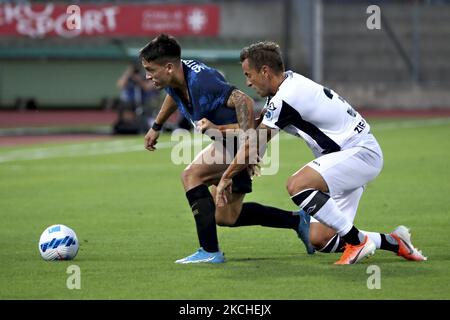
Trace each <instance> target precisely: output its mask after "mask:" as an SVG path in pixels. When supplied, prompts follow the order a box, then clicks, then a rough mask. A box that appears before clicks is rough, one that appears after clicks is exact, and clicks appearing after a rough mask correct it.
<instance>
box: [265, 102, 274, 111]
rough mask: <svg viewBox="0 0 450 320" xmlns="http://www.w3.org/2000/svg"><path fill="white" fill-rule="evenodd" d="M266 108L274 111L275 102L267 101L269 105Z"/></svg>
mask: <svg viewBox="0 0 450 320" xmlns="http://www.w3.org/2000/svg"><path fill="white" fill-rule="evenodd" d="M267 110H270V111H275V110H276V107H275V104H274V103H273V102H271V103H269V106H268V107H267Z"/></svg>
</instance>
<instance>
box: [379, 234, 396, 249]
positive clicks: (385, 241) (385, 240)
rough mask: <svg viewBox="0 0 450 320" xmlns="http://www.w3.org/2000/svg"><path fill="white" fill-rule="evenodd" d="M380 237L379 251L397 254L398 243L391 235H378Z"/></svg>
mask: <svg viewBox="0 0 450 320" xmlns="http://www.w3.org/2000/svg"><path fill="white" fill-rule="evenodd" d="M380 236H381V245H380V249H382V250H388V251H393V252H396V253H397V252H398V243H397V240H395V239H394V238H393V237H392V236H391V235H389V234H384V233H380Z"/></svg>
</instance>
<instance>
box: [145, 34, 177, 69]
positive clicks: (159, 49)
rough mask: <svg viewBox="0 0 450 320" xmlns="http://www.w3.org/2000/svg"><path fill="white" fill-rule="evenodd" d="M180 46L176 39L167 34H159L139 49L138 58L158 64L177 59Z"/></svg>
mask: <svg viewBox="0 0 450 320" xmlns="http://www.w3.org/2000/svg"><path fill="white" fill-rule="evenodd" d="M180 57H181V47H180V44H179V43H178V41H177V39H175V38H174V37H172V36H170V35H167V34H164V33H162V34H160V35H159V36H158V37H156V38H155V39H153V40H152V41H150V42H149V43H148V44H146V45H145V47H143V48H142V49H141V50H140V51H139V58H140V59H144V60H146V61H153V62H155V63H158V64H164V63H167V62H175V61H179V60H180Z"/></svg>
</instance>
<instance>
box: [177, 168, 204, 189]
mask: <svg viewBox="0 0 450 320" xmlns="http://www.w3.org/2000/svg"><path fill="white" fill-rule="evenodd" d="M181 181H182V182H183V185H184V186H185V187H187V186H195V185H198V184H199V183H203V181H202V179H201V178H200V175H199V174H198V172H197V171H196V170H192V169H184V170H183V172H181Z"/></svg>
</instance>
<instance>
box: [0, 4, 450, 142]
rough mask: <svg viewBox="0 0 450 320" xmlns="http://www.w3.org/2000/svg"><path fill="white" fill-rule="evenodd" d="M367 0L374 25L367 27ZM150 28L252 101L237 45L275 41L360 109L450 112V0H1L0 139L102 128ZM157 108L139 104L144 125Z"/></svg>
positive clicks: (291, 64) (110, 121)
mask: <svg viewBox="0 0 450 320" xmlns="http://www.w3.org/2000/svg"><path fill="white" fill-rule="evenodd" d="M71 4H76V5H79V7H80V9H81V30H72V31H69V30H68V29H67V27H66V26H65V24H66V20H67V16H68V15H67V14H66V9H67V7H68V6H69V5H71ZM373 4H376V5H378V6H379V7H380V9H381V29H374V30H369V29H368V28H367V26H366V21H367V19H368V18H369V16H370V15H371V14H370V13H367V12H366V10H367V8H368V6H369V5H373ZM160 32H167V33H171V34H173V35H175V36H177V37H178V39H179V40H180V42H181V44H182V47H183V57H184V58H194V59H200V60H203V61H204V62H206V63H207V64H210V65H212V66H215V67H217V68H218V69H220V70H221V71H223V73H224V74H225V76H226V77H227V78H228V80H229V81H230V82H232V83H233V84H234V85H236V86H238V87H239V88H241V89H243V90H244V91H246V92H247V93H248V94H250V95H251V96H253V97H254V98H255V99H257V100H258V97H256V96H255V93H254V91H253V90H249V89H248V88H246V87H245V83H244V77H243V76H242V73H241V70H240V65H239V63H238V57H239V51H240V49H241V48H242V47H243V46H246V45H248V44H250V43H252V42H255V41H257V40H274V41H277V42H278V43H280V44H281V46H282V49H283V50H284V53H285V60H286V64H287V67H288V68H292V69H294V70H296V71H298V72H300V73H302V74H304V75H306V76H308V77H311V78H313V79H314V80H316V81H318V82H321V83H323V84H324V85H326V86H329V87H331V88H334V89H335V90H336V91H337V92H339V93H340V94H341V95H342V96H344V97H345V98H346V99H347V100H348V101H349V102H350V103H351V104H353V105H354V106H355V107H356V108H357V109H359V110H360V111H361V112H363V113H364V112H366V111H374V110H375V111H383V112H384V113H386V114H389V112H393V111H398V110H408V111H409V112H411V111H415V114H416V115H420V114H428V113H429V112H430V111H433V110H434V111H436V110H439V111H440V112H441V114H442V112H443V113H444V114H447V113H448V112H449V110H450V103H449V101H450V92H449V91H448V89H447V88H448V85H449V84H450V59H448V57H449V56H450V41H448V39H449V36H450V1H444V0H428V1H419V0H403V1H399V0H397V1H336V0H321V1H313V0H297V1H294V0H279V1H273V0H231V1H220V0H203V1H198V0H197V1H196V0H191V1H180V0H178V1H133V2H128V1H112V0H111V1H58V2H53V1H32V2H26V1H1V2H0V136H1V140H0V141H1V142H0V143H1V144H2V145H5V144H11V143H16V142H17V141H22V140H23V139H19V138H18V136H19V137H20V136H22V137H23V135H35V136H36V135H38V136H40V137H41V138H42V136H43V135H49V134H52V135H54V134H62V133H65V134H67V133H78V134H110V133H112V132H113V125H114V123H115V122H116V121H117V118H118V113H117V109H118V105H119V96H120V92H119V90H118V88H117V87H116V81H117V79H118V78H119V77H120V75H121V74H122V73H123V70H124V69H125V67H126V65H127V63H129V62H130V61H132V60H133V59H136V58H137V52H138V50H139V48H141V47H142V46H143V45H144V44H145V43H147V42H148V41H149V40H150V39H152V38H153V37H154V36H156V35H157V34H159V33H160ZM158 106H159V101H157V100H154V101H153V102H152V103H149V105H148V106H146V108H147V109H146V113H145V117H146V120H147V122H151V121H152V117H151V115H152V113H153V112H155V110H156V109H157V108H158ZM178 120H179V119H172V122H173V123H172V126H176V125H178V122H177V121H178ZM144 127H145V125H144ZM135 131H136V130H129V132H132V133H133V132H135ZM142 131H143V128H140V130H137V133H139V132H140V133H142ZM10 137H13V138H10ZM47 138H48V137H47ZM26 141H29V142H32V141H40V140H39V139H37V138H36V137H34V138H30V139H26Z"/></svg>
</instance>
